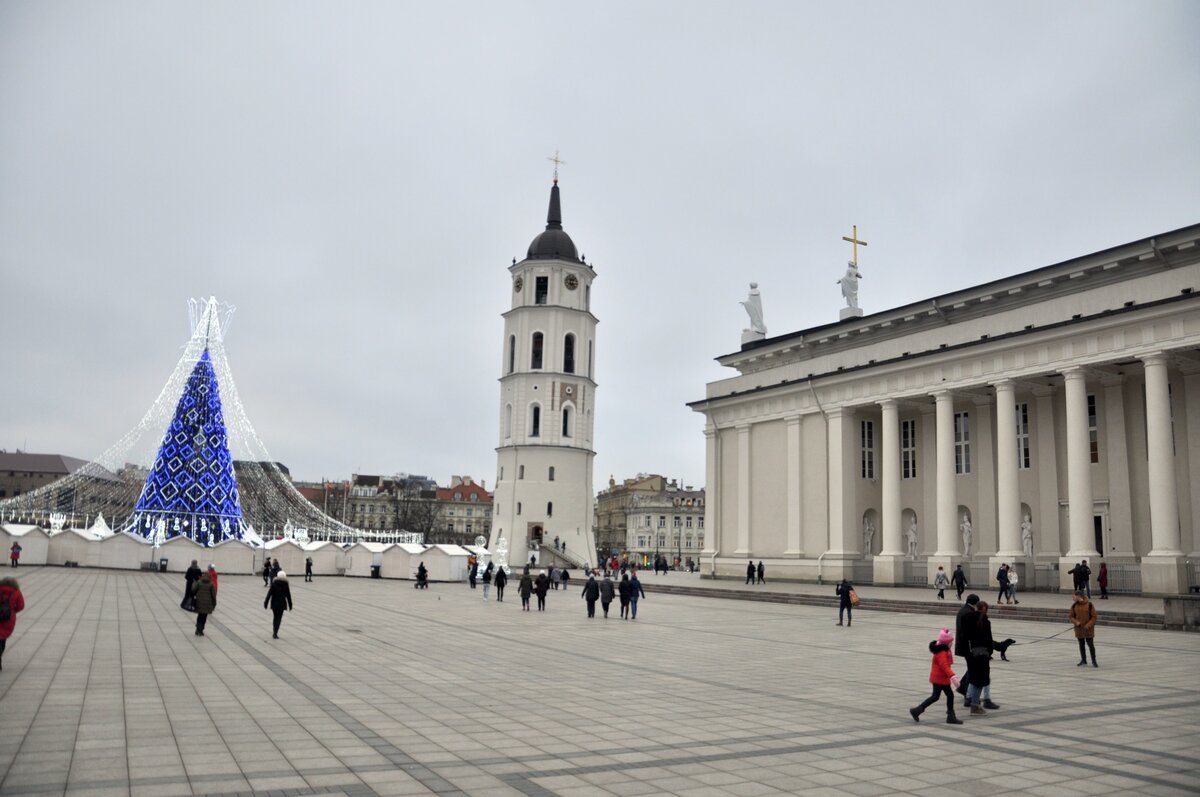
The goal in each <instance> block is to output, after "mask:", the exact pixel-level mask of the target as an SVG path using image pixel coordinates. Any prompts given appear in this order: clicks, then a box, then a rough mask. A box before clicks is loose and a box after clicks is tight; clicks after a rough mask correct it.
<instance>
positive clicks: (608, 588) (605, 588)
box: [600, 572, 616, 620]
mask: <svg viewBox="0 0 1200 797" xmlns="http://www.w3.org/2000/svg"><path fill="white" fill-rule="evenodd" d="M614 594H616V590H614V589H613V583H612V579H611V578H609V577H608V573H607V572H605V574H604V580H603V581H601V582H600V608H601V609H603V610H604V619H606V620H607V619H608V607H609V606H610V605H611V604H612V601H613V595H614Z"/></svg>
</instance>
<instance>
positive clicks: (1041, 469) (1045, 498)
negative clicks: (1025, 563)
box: [1029, 386, 1071, 587]
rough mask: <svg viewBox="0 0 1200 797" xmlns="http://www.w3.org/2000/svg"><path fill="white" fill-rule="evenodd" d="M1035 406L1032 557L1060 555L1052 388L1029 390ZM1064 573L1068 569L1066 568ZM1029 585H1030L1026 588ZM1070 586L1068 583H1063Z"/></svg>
mask: <svg viewBox="0 0 1200 797" xmlns="http://www.w3.org/2000/svg"><path fill="white" fill-rule="evenodd" d="M1033 397H1034V403H1035V411H1034V416H1033V417H1034V422H1033V444H1034V446H1035V447H1036V449H1037V464H1036V468H1037V481H1038V494H1037V506H1036V507H1031V508H1032V509H1033V552H1034V555H1035V556H1036V555H1038V554H1039V553H1042V554H1049V555H1052V556H1060V555H1061V554H1062V533H1061V530H1060V528H1059V523H1058V521H1059V509H1058V446H1057V444H1056V443H1055V440H1057V437H1056V436H1055V431H1054V388H1052V387H1048V386H1038V387H1035V388H1034V389H1033ZM1067 569H1068V570H1069V569H1070V568H1067ZM1029 586H1032V585H1029ZM1067 586H1068V587H1070V586H1071V584H1070V581H1069V580H1068V581H1067Z"/></svg>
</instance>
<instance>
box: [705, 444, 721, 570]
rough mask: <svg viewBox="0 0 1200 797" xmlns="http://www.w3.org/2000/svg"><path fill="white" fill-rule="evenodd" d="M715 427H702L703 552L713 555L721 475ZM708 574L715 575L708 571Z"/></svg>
mask: <svg viewBox="0 0 1200 797" xmlns="http://www.w3.org/2000/svg"><path fill="white" fill-rule="evenodd" d="M717 442H718V441H717V427H715V426H713V425H711V424H709V425H708V426H705V427H704V471H705V480H704V525H705V527H706V532H707V533H706V534H705V535H704V553H705V554H708V555H713V554H716V553H718V552H719V551H720V550H721V546H720V539H719V537H720V534H721V515H720V513H719V511H718V510H719V507H720V506H721V487H722V484H721V475H720V473H719V469H720V462H721V460H720V457H719V455H718V453H719V452H718V449H717ZM709 575H710V576H712V575H715V573H713V572H711V571H710V572H709Z"/></svg>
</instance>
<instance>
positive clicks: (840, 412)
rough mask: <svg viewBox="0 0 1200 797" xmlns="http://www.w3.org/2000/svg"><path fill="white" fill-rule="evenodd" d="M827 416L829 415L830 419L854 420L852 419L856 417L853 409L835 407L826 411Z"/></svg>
mask: <svg viewBox="0 0 1200 797" xmlns="http://www.w3.org/2000/svg"><path fill="white" fill-rule="evenodd" d="M825 414H826V415H828V416H829V417H830V418H847V417H849V418H852V417H854V408H853V407H834V408H832V409H830V410H826V411H825Z"/></svg>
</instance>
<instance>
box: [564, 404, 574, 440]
mask: <svg viewBox="0 0 1200 797" xmlns="http://www.w3.org/2000/svg"><path fill="white" fill-rule="evenodd" d="M572 414H573V413H572V412H571V405H570V404H568V405H567V406H565V407H563V409H562V436H563V437H571V436H572V434H573V432H574V430H573V429H572V428H571V426H572V424H571V420H572V418H571V416H572Z"/></svg>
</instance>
